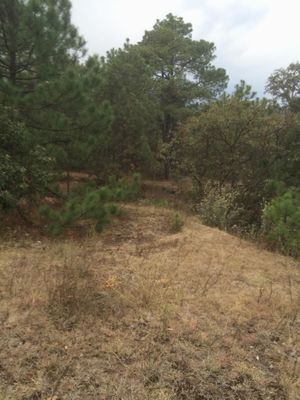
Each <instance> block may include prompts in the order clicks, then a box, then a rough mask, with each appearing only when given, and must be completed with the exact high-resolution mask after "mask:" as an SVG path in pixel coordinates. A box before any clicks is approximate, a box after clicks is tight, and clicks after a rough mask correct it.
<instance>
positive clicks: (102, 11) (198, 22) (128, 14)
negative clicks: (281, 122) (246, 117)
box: [72, 0, 300, 95]
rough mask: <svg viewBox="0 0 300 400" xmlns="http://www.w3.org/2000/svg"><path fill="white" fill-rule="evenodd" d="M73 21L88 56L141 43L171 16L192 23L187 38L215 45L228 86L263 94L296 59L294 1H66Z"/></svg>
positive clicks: (299, 11)
mask: <svg viewBox="0 0 300 400" xmlns="http://www.w3.org/2000/svg"><path fill="white" fill-rule="evenodd" d="M72 4H73V22H74V24H75V25H76V26H77V27H78V28H79V30H80V33H81V34H82V35H83V36H84V37H85V39H86V41H87V47H88V50H89V53H90V54H93V53H97V54H100V55H105V53H106V51H108V50H110V49H111V48H113V47H121V46H122V45H123V43H124V42H125V39H126V38H129V39H130V41H131V43H135V42H137V41H139V40H141V39H142V36H143V33H144V31H145V30H149V29H151V28H152V27H153V25H154V23H155V21H156V19H163V18H164V17H165V16H166V14H168V13H170V12H171V13H173V14H174V15H176V16H179V17H183V18H184V20H185V22H191V23H192V25H193V39H196V40H197V39H205V40H208V41H212V42H214V43H215V45H216V47H217V51H216V55H217V59H216V60H215V65H217V66H220V67H224V68H225V69H226V70H227V73H228V74H229V76H230V86H231V87H232V85H234V84H236V83H238V82H239V81H240V79H245V80H246V82H247V83H249V84H251V85H252V87H253V89H254V90H255V91H257V92H258V93H259V95H262V94H263V91H264V85H265V82H266V79H267V77H268V76H269V75H270V74H271V73H272V72H273V71H274V70H275V69H277V68H281V67H287V66H288V65H289V64H290V63H291V62H295V61H300V0H149V1H143V0H72Z"/></svg>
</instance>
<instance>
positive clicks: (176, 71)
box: [140, 14, 228, 178]
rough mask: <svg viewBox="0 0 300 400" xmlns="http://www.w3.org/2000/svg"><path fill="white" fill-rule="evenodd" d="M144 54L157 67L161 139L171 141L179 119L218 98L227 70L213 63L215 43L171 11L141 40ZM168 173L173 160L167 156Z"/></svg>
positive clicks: (223, 86)
mask: <svg viewBox="0 0 300 400" xmlns="http://www.w3.org/2000/svg"><path fill="white" fill-rule="evenodd" d="M140 47H141V49H142V51H143V54H144V58H145V60H146V62H147V64H148V65H149V66H151V68H152V70H153V82H154V87H155V91H156V93H157V94H158V98H159V103H160V110H161V115H160V126H161V140H162V143H163V144H168V143H170V142H171V140H172V138H173V136H174V132H175V129H176V127H177V125H178V123H179V122H181V121H183V120H184V119H185V118H186V117H187V116H188V115H189V114H190V113H191V110H192V109H193V108H194V107H195V106H197V105H199V104H202V103H203V102H210V101H211V100H214V99H216V98H217V97H218V96H219V95H220V93H222V92H223V91H224V89H225V88H226V86H227V81H228V78H227V76H226V73H225V70H224V69H222V68H216V67H214V65H213V64H212V61H213V60H214V58H215V55H214V53H215V46H214V44H213V43H210V42H207V41H205V40H193V39H192V25H191V24H190V23H185V22H184V21H183V19H182V18H178V17H176V16H173V15H172V14H168V15H167V16H166V18H165V19H164V20H162V21H160V20H157V22H156V24H155V25H154V27H153V30H151V31H146V32H145V35H144V37H143V40H142V41H141V42H140ZM164 167H165V177H166V178H168V176H169V162H168V160H167V159H165V162H164Z"/></svg>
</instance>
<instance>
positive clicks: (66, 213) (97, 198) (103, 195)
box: [40, 175, 141, 236]
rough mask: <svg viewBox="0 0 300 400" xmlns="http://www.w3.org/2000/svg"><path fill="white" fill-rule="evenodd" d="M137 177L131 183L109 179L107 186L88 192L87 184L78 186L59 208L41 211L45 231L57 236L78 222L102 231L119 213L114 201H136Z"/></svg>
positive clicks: (48, 208)
mask: <svg viewBox="0 0 300 400" xmlns="http://www.w3.org/2000/svg"><path fill="white" fill-rule="evenodd" d="M140 187H141V184H140V176H139V175H135V176H134V177H133V179H132V181H131V182H129V183H126V182H124V181H117V180H115V179H111V181H110V183H109V185H107V186H103V187H101V188H100V189H97V190H91V189H90V186H89V185H84V186H82V187H77V188H76V189H75V190H74V191H72V192H71V193H70V196H69V198H68V199H67V201H66V202H65V204H64V205H63V206H62V208H61V209H59V210H55V209H53V208H51V207H49V206H44V207H42V208H41V209H40V215H41V217H42V219H43V220H44V221H45V223H46V226H47V230H48V232H49V233H50V234H51V235H52V236H59V235H61V234H63V233H64V231H65V229H66V228H68V227H71V226H73V225H75V224H76V223H77V222H79V221H80V220H92V221H94V222H95V230H96V231H97V232H99V233H100V232H102V231H103V229H104V228H105V226H106V225H108V224H109V222H110V219H111V217H112V216H115V215H119V214H120V208H119V207H118V206H117V204H116V203H117V202H120V201H132V200H135V199H136V198H137V197H138V195H139V193H140Z"/></svg>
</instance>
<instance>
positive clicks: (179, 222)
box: [170, 212, 184, 233]
mask: <svg viewBox="0 0 300 400" xmlns="http://www.w3.org/2000/svg"><path fill="white" fill-rule="evenodd" d="M183 225H184V222H183V219H182V216H181V215H180V214H179V213H178V212H176V213H174V214H173V215H172V217H171V219H170V231H171V232H172V233H178V232H181V230H182V227H183Z"/></svg>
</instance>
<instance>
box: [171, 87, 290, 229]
mask: <svg viewBox="0 0 300 400" xmlns="http://www.w3.org/2000/svg"><path fill="white" fill-rule="evenodd" d="M287 126H288V123H287V121H286V120H285V117H284V116H283V115H281V114H280V113H278V112H277V111H276V110H274V109H273V108H272V106H271V105H270V104H269V103H268V102H267V101H265V100H261V101H259V100H256V99H254V96H253V95H252V94H251V90H250V89H249V87H247V86H246V85H245V83H244V82H242V83H241V85H240V86H237V87H236V91H235V93H234V94H233V95H232V96H230V97H225V98H224V99H222V100H221V101H218V102H215V103H214V104H212V105H211V106H210V107H209V108H208V109H207V110H206V111H203V112H202V113H199V114H198V115H196V116H194V117H193V118H191V119H190V120H189V121H188V122H187V123H186V124H185V125H184V126H183V127H182V128H181V130H180V131H179V132H178V134H177V137H176V138H175V140H174V141H173V145H172V150H173V151H174V155H173V160H174V163H175V165H176V164H177V167H178V169H179V170H181V171H182V172H183V173H189V174H191V175H192V177H193V178H194V181H195V184H196V186H197V187H198V192H199V197H200V198H201V196H203V195H204V188H205V183H206V182H213V183H214V184H216V186H218V187H225V188H226V189H227V188H229V189H230V190H234V191H238V196H237V198H236V203H237V202H238V203H239V204H238V208H243V209H244V210H245V213H247V214H248V217H246V215H245V216H244V217H243V223H245V222H246V220H248V221H247V223H248V224H249V225H253V224H259V223H260V218H261V207H262V204H263V196H264V187H265V181H266V180H267V179H269V178H270V176H272V173H273V172H274V171H275V170H276V165H277V163H278V160H279V159H280V154H281V151H282V143H283V140H284V135H283V134H282V131H284V130H285V129H286V127H287Z"/></svg>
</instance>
